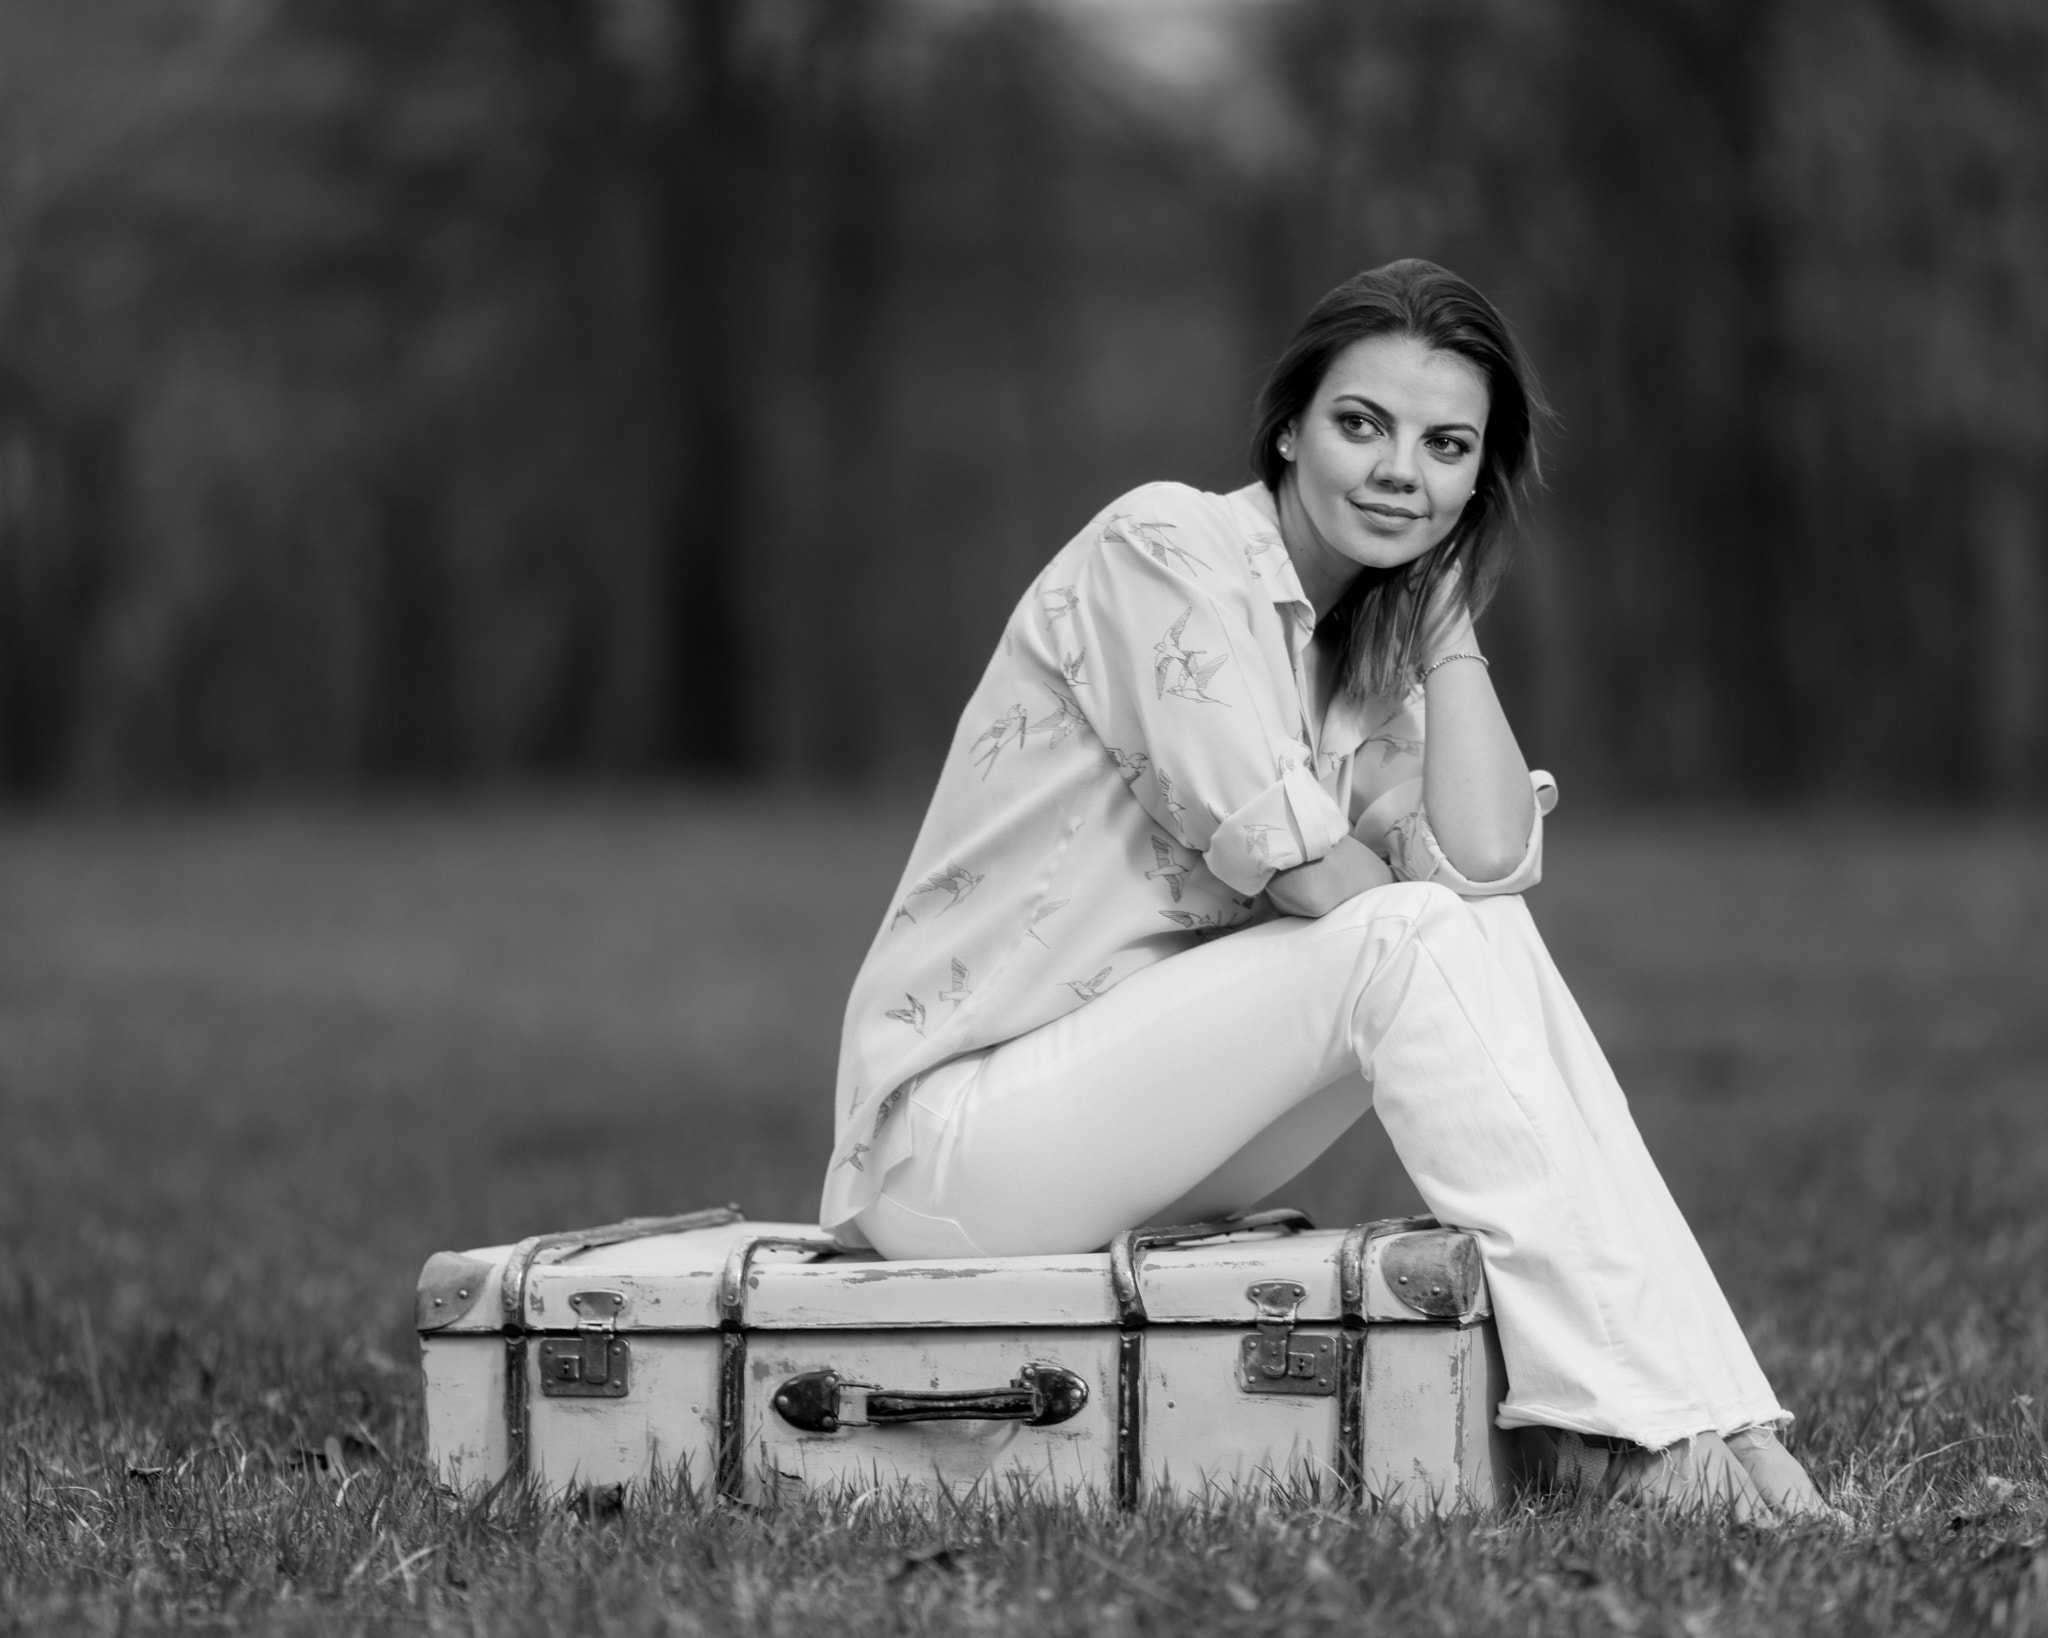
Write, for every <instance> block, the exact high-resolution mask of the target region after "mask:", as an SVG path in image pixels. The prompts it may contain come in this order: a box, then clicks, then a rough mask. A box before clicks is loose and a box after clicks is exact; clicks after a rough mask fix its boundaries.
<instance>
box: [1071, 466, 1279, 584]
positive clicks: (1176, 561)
mask: <svg viewBox="0 0 2048 1638" xmlns="http://www.w3.org/2000/svg"><path fill="white" fill-rule="evenodd" d="M1256 490H1257V486H1256V485H1253V486H1252V488H1251V490H1237V491H1235V492H1233V493H1231V494H1225V495H1219V494H1215V493H1212V492H1211V491H1209V490H1206V489H1197V488H1196V487H1195V486H1194V485H1193V484H1189V483H1180V482H1177V481H1175V480H1173V479H1159V480H1157V481H1155V482H1152V483H1143V484H1139V485H1138V486H1137V487H1136V488H1135V489H1130V490H1126V491H1125V492H1124V493H1123V494H1121V495H1119V496H1117V498H1116V499H1115V500H1113V501H1111V502H1110V503H1109V504H1108V505H1107V506H1105V507H1103V508H1102V510H1101V511H1099V512H1097V513H1096V514H1095V516H1094V517H1093V518H1091V519H1090V520H1089V521H1088V524H1087V527H1085V528H1084V529H1082V531H1081V532H1080V533H1079V534H1078V535H1076V536H1075V537H1074V539H1073V541H1072V542H1071V543H1070V544H1069V547H1068V551H1069V552H1070V553H1076V552H1078V553H1079V554H1081V555H1084V556H1093V555H1095V554H1097V553H1099V552H1107V553H1109V554H1111V555H1114V556H1132V557H1136V558H1145V559H1149V560H1151V561H1152V562H1153V563H1154V564H1156V565H1158V566H1160V567H1164V568H1169V569H1171V568H1179V569H1180V570H1183V571H1194V572H1197V573H1199V572H1200V571H1201V570H1202V569H1204V568H1209V567H1216V566H1220V564H1221V562H1222V561H1223V560H1229V561H1230V562H1232V563H1233V564H1241V563H1242V562H1243V560H1244V559H1245V557H1246V554H1247V553H1248V552H1257V551H1258V550H1261V549H1262V545H1263V543H1262V542H1261V541H1260V539H1259V537H1260V534H1261V531H1262V530H1265V529H1270V528H1271V525H1270V523H1268V522H1267V520H1266V519H1265V516H1264V514H1263V513H1262V512H1261V510H1260V508H1259V507H1258V505H1257V502H1256V500H1255V499H1254V498H1253V491H1256ZM1275 538H1277V536H1276V537H1275ZM1063 555H1065V554H1063ZM1212 560H1214V561H1212Z"/></svg>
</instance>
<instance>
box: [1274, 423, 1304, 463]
mask: <svg viewBox="0 0 2048 1638" xmlns="http://www.w3.org/2000/svg"><path fill="white" fill-rule="evenodd" d="M1297 424H1298V423H1296V422H1294V421H1289V422H1288V423H1287V425H1285V426H1284V427H1282V428H1281V429H1280V432H1279V435H1278V436H1277V437H1276V438H1274V440H1273V450H1274V453H1276V454H1277V455H1278V456H1279V457H1280V459H1281V460H1283V461H1291V460H1293V459H1294V434H1295V430H1296V427H1297Z"/></svg>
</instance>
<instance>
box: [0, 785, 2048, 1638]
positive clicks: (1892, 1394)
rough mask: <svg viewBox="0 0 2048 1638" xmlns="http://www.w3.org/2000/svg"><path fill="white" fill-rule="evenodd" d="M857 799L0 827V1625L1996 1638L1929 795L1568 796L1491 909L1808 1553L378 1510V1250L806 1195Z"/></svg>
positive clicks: (2007, 1199)
mask: <svg viewBox="0 0 2048 1638" xmlns="http://www.w3.org/2000/svg"><path fill="white" fill-rule="evenodd" d="M915 817H916V815H915V814H914V812H912V811H910V810H907V809H903V808H883V807H854V808H852V809H848V808H845V807H843V806H839V805H836V804H833V803H830V802H826V801H823V800H817V799H814V800H810V801H804V802H798V801H795V800H788V801H781V802H770V801H766V800H761V799H741V798H738V797H730V798H728V797H720V796H716V795H705V796H697V797H681V796H678V797H673V798H666V799H661V800H655V799H646V800H621V801H612V802H607V803H599V802H596V801H591V802H587V803H582V802H565V803H554V804H539V803H523V804H504V805H483V806H473V807H466V808H459V809H458V808H453V807H433V808H429V807H411V808H409V807H379V808H374V809H368V810H363V811H357V812H350V813H336V812H331V811H323V812H318V813H310V812H309V813H305V814H294V813H286V812H274V811H266V812H245V813H238V814H228V815H219V814H216V815H209V816H155V817H127V818H94V817H84V818H78V817H74V818H69V819H63V820H59V819H54V818H52V819H20V820H15V821H11V822H7V823H5V824H0V929H4V931H0V1230H4V1241H0V1246H4V1252H0V1631H4V1632H15V1631H19V1632H45V1631H67V1630H79V1631H109V1632H111V1631H147V1630H156V1629H162V1628H169V1627H180V1628H190V1629H195V1630H206V1631H225V1632H245V1631H246V1632H270V1631H282V1632H302V1631H303V1632H330V1631H341V1630H365V1631H417V1630H427V1631H443V1630H446V1631H460V1632H507V1633H543V1632H546V1633H562V1634H585V1633H589V1634H598V1633H629V1632H630V1633H683V1634H692V1633H714V1634H723V1633H733V1634H756V1633H777V1634H780V1633H791V1634H796V1633H806V1634H807V1633H815V1632H837V1631H851V1632H874V1633H884V1632H899V1631H901V1632H927V1631H930V1632H950V1631H969V1630H971V1631H976V1632H991V1633H995V1632H1017V1633H1025V1632H1029V1633H1040V1632H1055V1633H1058V1632H1072V1633H1084V1632H1085V1633H1114V1632H1124V1631H1140V1632H1152V1631H1158V1632H1176V1633H1178V1632H1186V1631H1190V1630H1216V1631H1228V1632H1237V1633H1280V1632H1287V1633H1296V1632H1321V1631H1329V1632H1356V1631H1364V1630H1370V1631H1375V1632H1380V1631H1384V1632H1406V1631H1417V1632H1447V1633H1490V1632H1516V1633H1522V1632H1549V1631H1559V1632H1589V1633H1590V1632H1605V1631H1610V1630H1615V1631H1621V1632H1625V1633H1634V1632H1644V1633H1661V1632H1670V1633H1683V1634H1686V1635H1688V1638H1702V1635H1704V1634H1708V1633H1727V1634H1735V1633H1750V1632H1759V1633H1776V1632H1784V1633H1800V1634H1804V1635H1815V1634H1823V1633H1845V1634H1856V1633H1869V1632H1957V1631H1977V1630H1985V1631H2005V1632H2022V1631H2035V1632H2048V1544H2044V1529H2048V1461H2044V1447H2043V1440H2042V1431H2043V1416H2044V1413H2048V1005H2044V998H2048V828H2041V827H2035V828H2026V827H2021V826H2017V825H2001V824H1994V823H1988V822H1985V823H1978V822H1968V821H1962V820H1956V819H1951V818H1945V817H1924V818H1920V819H1914V820H1894V821H1888V822H1882V823H1880V822H1878V821H1876V820H1872V819H1853V818H1852V819H1844V818H1805V819H1799V820H1773V821H1764V820H1757V819H1734V818H1727V819H1711V818H1702V819H1691V820H1679V821H1673V820H1659V821H1655V822H1652V821H1647V820H1636V821H1624V820H1620V819H1605V820H1602V819H1595V818H1584V817H1575V816H1573V815H1572V813H1571V812H1570V810H1569V809H1567V810H1566V811H1565V812H1564V813H1561V814H1560V816H1559V821H1558V823H1557V824H1556V825H1555V826H1554V827H1553V831H1552V838H1551V863H1550V879H1549V881H1548V882H1547V883H1546V884H1545V886H1544V887H1543V888H1542V889H1541V890H1540V891H1539V893H1538V894H1537V895H1536V897H1535V899H1534V901H1533V902H1534V907H1535V909H1536V913H1537V916H1538V919H1539V921H1540V922H1541V923H1542V925H1543V926H1544V927H1545V929H1546V931H1547V932H1548V934H1549V936H1550V938H1551V941H1552V944H1553V947H1554V949H1555V950H1556V953H1557V955H1558V958H1559V962H1560V964H1561V965H1562V967H1563V969H1564V971H1565V974H1566V976H1567V977H1568V978H1570V979H1571V980H1572V981H1573V982H1574V984H1575V986H1576V987H1577V989H1578V992H1579V995H1580V998H1581V1000H1582V1002H1583V1004H1584V1005H1585V1007H1586V1010H1587V1012H1588V1013H1589V1015H1590V1016H1591V1018H1592V1020H1593V1023H1594V1026H1595V1028H1596V1029H1598V1030H1599V1031H1600V1032H1601V1035H1602V1038H1603V1039H1604V1040H1605V1041H1606V1042H1607V1044H1608V1046H1609V1050H1610V1053H1611V1055H1612V1057H1613V1058H1614V1059H1615V1062H1616V1065H1617V1068H1618V1069H1619V1070H1620V1072H1621V1076H1622V1079H1623V1082H1624V1084H1625V1085H1627V1086H1628V1087H1629V1088H1630V1092H1631V1096H1632V1099H1633V1101H1634V1105H1635V1108H1636V1111H1637V1116H1638V1119H1639V1120H1640V1122H1641V1124H1642V1125H1643V1127H1644V1129H1645V1132H1646V1134H1647V1136H1648V1138H1649V1141H1650V1144H1651V1147H1652V1149H1653V1150H1654V1151H1655V1152H1656V1153H1657V1155H1658V1156H1659V1157H1660V1159H1661V1161H1662V1162H1663V1164H1664V1166H1665V1168H1666V1171H1667V1174H1668V1175H1669V1177H1670V1178H1671V1181H1672V1185H1673V1188H1674V1190H1675V1192H1676V1193H1677V1195H1678V1197H1679V1199H1680V1201H1681V1203H1682V1204H1683V1205H1684V1206H1685V1208H1686V1209H1687V1212H1688V1214H1689V1215H1690V1216H1691V1218H1692V1220H1693V1222H1694V1224H1695V1226H1696V1228H1697V1230H1698V1232H1699V1234H1700V1237H1701V1239H1702V1240H1703V1242H1704V1243H1705V1244H1706V1246H1707V1249H1708V1252H1709V1255H1710V1256H1711V1257H1712V1258H1713V1260H1714V1262H1715V1265H1716V1267H1717V1268H1718V1269H1719V1270H1720V1272H1721V1275H1722V1278H1723V1281H1724V1283H1725V1285H1726V1286H1727V1288H1728V1291H1729V1294H1730V1296H1731V1298H1732V1300H1733V1301H1734V1304H1735V1306H1736V1308H1737V1310H1738V1312H1739V1313H1741V1314H1742V1315H1743V1317H1744V1319H1745V1321H1746V1322H1747V1323H1748V1324H1749V1326H1750V1328H1751V1334H1752V1337H1753V1339H1754V1341H1755V1343H1756V1345H1757V1350H1758V1353H1759V1355H1760V1356H1761V1358H1762V1359H1763V1362H1764V1365H1765V1367H1766V1369H1767V1370H1768V1371H1770V1372H1771V1373H1772V1375H1773V1377H1774V1379H1775V1380H1776V1382H1777V1383H1778V1385H1779V1388H1780V1392H1781V1395H1782V1396H1783V1397H1784V1399H1785V1401H1786V1403H1787V1404H1788V1405H1790V1406H1791V1407H1792V1408H1793V1409H1795V1410H1796V1411H1797V1412H1798V1413H1799V1416H1800V1422H1799V1426H1798V1429H1797V1432H1796V1437H1795V1441H1794V1442H1795V1448H1797V1449H1799V1450H1800V1451H1801V1453H1802V1454H1803V1455H1804V1456H1805V1457H1806V1458H1807V1460H1808V1461H1809V1463H1810V1464H1811V1466H1812V1467H1813V1469H1814V1471H1815V1472H1816V1474H1817V1476H1818V1477H1819V1478H1820V1479H1821V1481H1822V1483H1823V1484H1824V1485H1825V1486H1826V1487H1827V1488H1828V1489H1829V1490H1830V1491H1831V1493H1832V1494H1833V1495H1834V1496H1835V1497H1836V1498H1837V1499H1838V1500H1839V1501H1840V1503H1841V1504H1842V1505H1843V1506H1844V1507H1845V1508H1846V1509H1847V1510H1848V1511H1849V1512H1850V1513H1851V1514H1852V1515H1853V1517H1854V1519H1855V1520H1856V1528H1855V1530H1854V1531H1853V1533H1851V1534H1850V1535H1848V1536H1846V1537H1836V1536H1833V1535H1830V1534H1828V1533H1826V1532H1822V1531H1814V1530H1808V1531H1804V1532H1788V1533H1780V1534H1764V1533H1756V1532H1748V1531H1744V1530H1740V1529H1736V1528H1732V1527H1727V1526H1722V1525H1712V1524H1690V1525H1686V1524H1677V1523H1673V1522H1670V1521H1667V1520H1661V1519H1657V1518H1654V1517H1644V1516H1640V1515H1637V1514H1633V1513H1628V1512H1617V1513H1610V1514H1606V1515H1597V1514H1588V1513H1585V1512H1582V1511H1574V1510H1573V1509H1571V1508H1569V1507H1566V1506H1563V1505H1558V1504H1542V1505H1531V1506H1529V1507H1527V1508H1526V1509H1525V1510H1524V1511H1523V1512H1521V1513H1518V1514H1516V1515H1513V1516H1510V1517H1507V1518H1504V1519H1495V1520H1484V1521H1474V1520H1464V1521H1453V1522H1450V1523H1446V1524H1432V1525H1427V1526H1410V1525H1407V1524H1404V1523H1402V1522H1401V1521H1400V1520H1398V1519H1395V1518H1391V1517H1374V1516H1370V1515H1356V1514H1352V1513H1347V1512H1344V1511H1341V1510H1330V1509H1317V1508H1313V1507H1292V1508H1290V1507H1287V1506H1282V1505H1261V1504H1257V1503H1255V1502H1254V1501H1252V1500H1246V1501H1243V1502H1241V1503H1234V1504H1231V1505H1229V1506H1223V1505H1218V1506H1215V1507H1211V1508H1208V1509H1191V1508H1173V1507H1165V1506H1159V1507H1154V1508H1152V1509H1149V1510H1147V1511H1144V1512H1142V1513H1140V1514H1139V1515H1137V1516H1135V1517H1133V1518H1131V1519H1128V1520H1125V1519H1119V1518H1115V1517H1109V1516H1102V1515H1086V1514H1082V1513H1078V1512H1076V1511H1075V1510H1073V1509H1071V1508H1068V1509H1061V1508H1058V1507H1048V1506H1041V1505H1036V1504H1026V1503H1022V1502H1010V1501H1005V1500H1003V1499H1002V1498H993V1499H985V1500H984V1501H981V1502H977V1503H976V1504H975V1505H972V1506H969V1507H966V1508H962V1509H958V1510H952V1511H942V1512H941V1513H940V1514H938V1515H936V1516H934V1515H929V1514H920V1513H918V1512H916V1511H914V1510H906V1509H905V1508H903V1507H901V1506H898V1505H896V1504H895V1503H894V1502H892V1501H890V1500H888V1499H886V1498H885V1499H881V1500H876V1501H873V1502H870V1503H868V1504H865V1505H857V1506H853V1507H850V1508H849V1507H842V1508H839V1509H837V1510H830V1511H821V1510H817V1509H815V1508H813V1507H811V1506H808V1505H805V1506H797V1505H792V1506H789V1507H787V1508H785V1509H784V1510H782V1511H779V1512H773V1513H766V1514H753V1513H745V1512H738V1511H735V1510H730V1509H716V1508H702V1507H699V1506H697V1505H695V1504H694V1503H692V1502H690V1501H689V1500H688V1499H687V1498H680V1497H668V1498H665V1499H664V1498H636V1499H635V1500H634V1501H633V1502H632V1503H631V1504H630V1505H629V1506H628V1507H627V1509H626V1511H625V1513H624V1514H623V1516H619V1517H608V1518H587V1517H583V1516H580V1515H578V1514H575V1513H572V1512H569V1511H565V1510H563V1509H561V1508H559V1507H554V1506H550V1505H547V1504H544V1503H540V1502H537V1501H534V1500H532V1499H531V1498H512V1499H504V1498H501V1499H500V1500H499V1501H498V1502H496V1503H494V1504H493V1505H491V1506H489V1507H487V1508H482V1509H479V1508H474V1507H469V1506H466V1505H464V1504H462V1503H460V1502H458V1501H456V1500H453V1499H451V1498H447V1497H443V1496H440V1495H437V1494H436V1493H435V1492H434V1490H433V1488H432V1487H431V1485H429V1484H428V1483H427V1482H426V1480H425V1478H424V1475H423V1473H422V1471H421V1468H420V1465H419V1460H418V1430H419V1425H420V1405H419V1396H418V1387H417V1382H416V1376H415V1371H414V1366H413V1360H414V1354H413V1348H412V1342H411V1338H410V1334H409V1332H408V1329H407V1322H408V1317H409V1297H410V1289H411V1283H412V1279H413V1276H414V1273H415V1272H416V1270H417V1267H418V1265H419V1263H420V1262H421V1260H422V1259H423V1258H424V1257H425V1256H426V1254H427V1253H429V1252H430V1251H433V1250H435V1249H437V1248H440V1247H444V1246H448V1247H459V1246H465V1245H477V1244H483V1243H487V1242H492V1241H498V1240H504V1239H510V1238H514V1237H517V1236H519V1235H521V1234H524V1233H529V1232H535V1231H538V1230H541V1229H545V1228H553V1227H564V1226H571V1225H575V1224H582V1223H587V1222H599V1221H607V1220H610V1219H613V1218H617V1217H622V1216H627V1215H631V1214H635V1213H651V1212H667V1211H679V1210H683V1209H687V1208H689V1207H692V1206H696V1205H702V1204H709V1203H714V1202H719V1201H724V1200H738V1201H740V1202H741V1203H742V1204H744V1205H745V1206H746V1207H747V1208H748V1210H749V1212H750V1213H751V1214H753V1215H756V1216H763V1217H770V1216H796V1217H804V1216H807V1215H809V1214H810V1212H811V1211H812V1209H813V1207H814V1198H815V1196H814V1191H815V1187H816V1183H817V1179H818V1173H819V1170H820V1167H821V1165H822V1160H823V1156H824V1152H825V1148H826V1143H827V1137H828V1124H829V1122H828V1109H827V1105H828V1101H829V1086H830V1076H831V1063H832V1056H833V1050H834V1044H835V1039H836V1035H837V1030H838V1021H839V1008H840V1003H841V996H842V993H843V990H844V988H845V985H846V982H847V980H848V978H849V977H850V975H851V973H852V970H853V968H854V966H855V964H856V963H857V961H858V959H859V957H860V954H861V951H862V949H863V948H864V946H865V944H866V941H867V938H868V936H869V934H870V932H871V931H872V928H873V926H874V924H875V921H876V919H877V917H878V915H879V913H880V910H881V908H882V906H883V903H884V899H885V896H886V893H887V891H888V888H889V886H890V885H891V883H892V882H893V879H894V875H895V872H896V869H897V867H898V864H899V862H900V859H901V856H902V854H903V852H904V850H905V848H906V846H907V843H908V839H909V835H910V831H911V829H912V828H913V826H914V822H915ZM1368 1125H1370V1123H1368ZM1283 1198H1285V1199H1288V1200H1290V1201H1291V1202H1293V1203H1297V1204H1300V1205H1303V1206H1305V1207H1307V1208H1308V1209H1309V1210H1311V1211H1312V1212H1314V1213H1315V1214H1316V1216H1317V1217H1318V1220H1320V1221H1326V1222H1341V1221H1349V1220H1355V1219H1358V1218H1362V1217H1366V1216H1383V1215H1388V1214H1390V1213H1393V1212H1398V1211H1401V1210H1403V1209H1404V1208H1406V1207H1408V1206H1409V1204H1410V1203H1411V1201H1412V1198H1413V1197H1412V1195H1411V1194H1410V1193H1409V1191H1408V1188H1407V1185H1406V1183H1405V1181H1404V1180H1403V1179H1402V1178H1401V1176H1400V1173H1399V1171H1398V1169H1397V1168H1396V1167H1395V1166H1394V1165H1393V1163H1392V1160H1391V1157H1390V1156H1389V1155H1388V1153H1387V1152H1386V1149H1385V1146H1384V1141H1383V1140H1382V1139H1380V1138H1379V1136H1378V1134H1377V1131H1376V1129H1374V1130H1365V1129H1361V1130H1360V1131H1359V1132H1357V1133H1355V1134H1353V1135H1352V1136H1351V1137H1350V1138H1347V1139H1346V1140H1345V1142H1344V1143H1343V1144H1342V1145H1341V1146H1340V1148H1339V1150H1338V1151H1337V1152H1336V1153H1333V1154H1332V1155H1330V1156H1328V1157H1326V1158H1325V1159H1324V1160H1323V1161H1322V1162H1320V1163H1318V1165H1317V1166H1316V1168H1315V1169H1314V1170H1313V1171H1312V1172H1311V1173H1310V1174H1309V1175H1308V1176H1307V1177H1305V1178H1304V1179H1302V1180H1300V1182H1299V1183H1298V1184H1297V1185H1296V1186H1295V1187H1293V1188H1291V1189H1289V1190H1288V1191H1286V1193H1285V1195H1284V1196H1283ZM330 1441H331V1443H330ZM309 1452H318V1453H320V1454H319V1455H318V1456H309V1455H308V1454H307V1453H309ZM329 1458H334V1459H335V1460H334V1461H333V1462H332V1463H330V1461H329Z"/></svg>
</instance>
